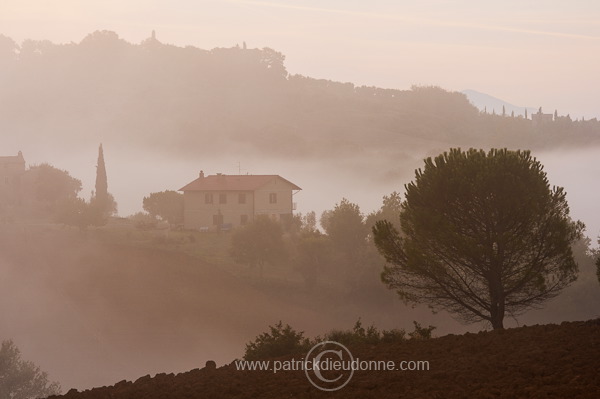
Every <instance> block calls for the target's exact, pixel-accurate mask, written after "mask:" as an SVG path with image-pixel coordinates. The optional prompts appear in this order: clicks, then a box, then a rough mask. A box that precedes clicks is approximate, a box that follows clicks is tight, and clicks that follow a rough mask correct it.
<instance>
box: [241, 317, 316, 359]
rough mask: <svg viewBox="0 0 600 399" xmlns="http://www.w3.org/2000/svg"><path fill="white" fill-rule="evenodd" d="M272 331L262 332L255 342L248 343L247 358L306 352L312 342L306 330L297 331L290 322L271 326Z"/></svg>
mask: <svg viewBox="0 0 600 399" xmlns="http://www.w3.org/2000/svg"><path fill="white" fill-rule="evenodd" d="M269 329H270V332H265V333H262V334H260V335H259V336H258V337H256V339H255V340H254V342H249V343H247V344H246V353H245V354H244V359H245V360H262V359H269V358H273V357H280V356H285V355H291V354H294V353H300V352H306V351H308V350H309V349H310V346H311V343H310V340H309V339H308V338H304V332H303V331H300V332H297V331H295V330H294V329H293V328H292V327H290V325H289V324H286V325H285V326H283V323H282V322H281V321H279V323H277V324H275V325H274V326H269Z"/></svg>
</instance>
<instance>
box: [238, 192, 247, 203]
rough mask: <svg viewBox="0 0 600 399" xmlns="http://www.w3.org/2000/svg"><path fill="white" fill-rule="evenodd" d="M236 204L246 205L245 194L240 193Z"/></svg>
mask: <svg viewBox="0 0 600 399" xmlns="http://www.w3.org/2000/svg"><path fill="white" fill-rule="evenodd" d="M238 203H239V204H245V203H246V194H245V193H240V195H239V197H238Z"/></svg>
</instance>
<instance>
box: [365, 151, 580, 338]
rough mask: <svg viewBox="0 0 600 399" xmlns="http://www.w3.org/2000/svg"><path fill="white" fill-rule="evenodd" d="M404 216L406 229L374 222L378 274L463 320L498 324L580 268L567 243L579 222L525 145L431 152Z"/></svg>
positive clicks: (410, 296) (409, 189) (553, 291)
mask: <svg viewBox="0 0 600 399" xmlns="http://www.w3.org/2000/svg"><path fill="white" fill-rule="evenodd" d="M400 221H401V228H402V233H403V235H402V236H401V235H400V234H399V232H398V230H397V229H396V228H395V227H394V226H393V225H392V224H391V223H390V222H388V221H383V222H377V224H376V226H375V228H374V229H373V233H374V236H375V243H376V245H377V247H378V249H379V250H380V252H381V253H382V254H383V255H384V256H385V258H386V260H387V261H388V262H389V264H388V265H386V266H385V268H384V272H383V274H382V280H383V282H384V283H385V284H387V286H388V287H389V288H391V289H394V290H396V291H397V292H398V294H399V295H400V297H401V298H403V299H404V300H405V301H407V302H412V303H422V302H426V303H428V304H430V305H431V306H432V307H433V308H438V309H446V310H448V311H449V312H451V313H454V314H455V315H457V316H458V317H459V318H461V319H462V320H463V321H467V322H474V321H481V320H486V321H489V322H490V323H491V325H492V327H493V328H494V329H498V328H503V319H504V317H505V314H507V313H508V314H510V315H513V316H516V315H519V314H521V313H523V312H525V311H526V310H527V309H528V308H531V307H536V306H539V305H540V304H542V303H543V302H544V301H546V300H547V299H549V298H552V297H554V296H556V295H558V293H559V292H560V291H561V290H562V289H563V288H565V287H566V286H568V285H569V284H570V283H571V282H573V281H574V280H575V279H576V277H577V271H578V268H577V264H576V262H575V260H574V259H573V253H572V250H571V244H572V243H574V242H575V241H576V240H578V239H579V238H580V237H581V236H582V230H583V224H582V223H581V222H573V221H571V219H570V218H569V208H568V205H567V201H566V194H565V192H564V190H563V189H562V188H560V187H555V188H552V189H551V188H550V185H549V183H548V180H547V178H546V173H545V172H544V171H543V167H542V165H541V164H540V162H538V161H537V160H536V159H535V158H533V157H532V156H531V154H530V153H529V151H508V150H506V149H503V150H497V149H493V150H490V151H489V152H488V153H486V152H484V151H483V150H474V149H471V150H469V151H466V152H465V151H461V150H460V149H452V150H450V152H449V153H444V154H442V155H439V156H437V157H436V158H435V159H432V158H427V159H426V160H425V168H424V170H420V169H419V170H418V171H417V173H416V180H415V181H414V182H411V183H410V184H408V185H407V186H406V200H405V201H404V202H403V204H402V211H401V213H400Z"/></svg>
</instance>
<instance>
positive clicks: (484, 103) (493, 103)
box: [461, 90, 538, 116]
mask: <svg viewBox="0 0 600 399" xmlns="http://www.w3.org/2000/svg"><path fill="white" fill-rule="evenodd" d="M461 93H463V94H464V95H465V96H467V99H468V100H469V102H470V103H471V104H473V105H474V106H475V107H477V109H479V110H480V111H482V112H485V111H487V112H488V113H490V114H491V113H496V114H497V115H501V114H502V110H503V108H504V112H506V113H507V114H509V115H510V114H511V113H513V112H514V113H515V116H525V110H527V114H528V115H531V114H533V113H535V112H537V111H538V109H537V108H533V107H520V106H518V105H513V104H510V103H507V102H506V101H503V100H501V99H499V98H496V97H493V96H490V95H489V94H485V93H481V92H479V91H476V90H463V91H461Z"/></svg>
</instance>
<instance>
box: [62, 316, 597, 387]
mask: <svg viewBox="0 0 600 399" xmlns="http://www.w3.org/2000/svg"><path fill="white" fill-rule="evenodd" d="M351 351H352V353H353V355H354V357H355V358H356V357H358V358H360V359H361V360H395V361H400V360H427V361H429V363H430V370H429V371H357V372H355V373H354V376H353V378H352V380H351V381H350V382H349V383H348V385H346V386H345V387H344V388H342V389H341V390H339V391H335V392H323V391H320V390H318V389H317V388H315V387H313V386H312V385H311V384H310V383H309V382H308V381H307V379H306V376H305V374H304V372H302V371H288V372H279V373H277V374H274V373H272V372H267V371H237V370H236V368H235V365H234V364H233V363H232V364H229V365H226V366H223V367H219V368H217V369H213V368H211V367H206V368H204V369H201V370H200V369H195V370H192V371H189V372H186V373H181V374H178V375H174V374H158V375H156V376H154V377H153V378H151V377H150V376H145V377H142V378H139V379H138V380H136V381H135V382H129V381H122V382H120V383H118V384H116V385H114V386H111V387H102V388H95V389H92V390H87V391H84V392H77V391H75V390H71V391H69V392H68V393H67V394H66V395H64V396H61V397H63V398H69V399H75V398H81V399H92V398H144V399H153V398H157V399H158V398H160V399H164V398H317V397H338V398H600V319H597V320H592V321H587V322H572V323H562V324H561V325H536V326H532V327H521V328H514V329H508V330H502V331H491V332H481V333H478V334H465V335H448V336H444V337H441V338H435V339H431V340H422V341H414V340H413V341H404V342H398V343H393V344H378V345H376V346H368V347H367V346H359V347H351Z"/></svg>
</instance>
